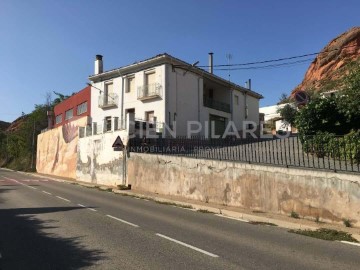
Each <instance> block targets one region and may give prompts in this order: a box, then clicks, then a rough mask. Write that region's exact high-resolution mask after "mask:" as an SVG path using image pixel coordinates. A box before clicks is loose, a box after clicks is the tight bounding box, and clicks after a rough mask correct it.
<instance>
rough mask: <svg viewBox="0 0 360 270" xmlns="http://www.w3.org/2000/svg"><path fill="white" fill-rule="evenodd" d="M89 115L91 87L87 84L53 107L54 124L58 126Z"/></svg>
mask: <svg viewBox="0 0 360 270" xmlns="http://www.w3.org/2000/svg"><path fill="white" fill-rule="evenodd" d="M90 115H91V87H90V86H87V87H85V88H84V89H82V90H80V91H79V92H77V93H76V94H74V95H72V96H70V97H69V98H67V99H65V100H64V101H62V102H61V103H59V104H58V105H56V106H55V107H54V119H53V122H54V125H53V127H55V128H56V127H58V126H62V125H65V124H67V123H69V122H71V121H74V120H76V119H78V118H80V117H84V116H86V117H90Z"/></svg>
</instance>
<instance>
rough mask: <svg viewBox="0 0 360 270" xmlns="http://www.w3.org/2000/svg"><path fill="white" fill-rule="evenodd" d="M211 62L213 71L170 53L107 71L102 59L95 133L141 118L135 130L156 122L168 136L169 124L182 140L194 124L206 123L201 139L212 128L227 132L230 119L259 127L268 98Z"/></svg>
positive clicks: (95, 81)
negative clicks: (261, 103)
mask: <svg viewBox="0 0 360 270" xmlns="http://www.w3.org/2000/svg"><path fill="white" fill-rule="evenodd" d="M210 62H211V70H210V71H209V72H208V71H205V70H203V69H200V68H197V67H195V66H194V65H191V64H189V63H186V62H184V61H182V60H180V59H177V58H175V57H173V56H171V55H169V54H166V53H164V54H160V55H157V56H155V57H152V58H149V59H146V60H143V61H140V62H136V63H134V64H131V65H128V66H124V67H120V68H116V69H113V70H109V71H103V60H102V56H101V55H97V56H96V60H95V74H94V75H91V76H90V77H89V80H90V82H91V85H92V89H91V118H92V133H93V134H99V133H102V132H111V131H114V130H121V129H126V128H128V129H131V128H130V127H129V126H127V125H126V123H128V122H129V120H135V123H136V125H135V127H132V128H133V129H135V130H136V129H138V128H139V126H140V125H145V124H144V123H150V124H151V125H153V126H154V127H155V128H156V131H157V132H165V135H167V134H169V131H168V130H166V129H164V125H163V123H165V124H166V125H167V126H169V127H170V128H172V129H174V128H175V129H176V135H177V136H184V135H187V128H188V125H189V121H196V122H199V123H201V125H202V128H201V130H200V129H199V132H198V135H205V134H206V133H207V132H208V131H209V130H211V126H213V127H212V128H213V129H214V130H215V133H216V134H222V133H223V131H224V130H225V127H226V125H227V123H228V122H229V121H233V122H234V124H235V125H236V128H237V130H239V131H240V130H242V129H243V124H244V121H252V122H255V123H256V124H258V123H259V99H261V98H262V95H260V94H258V93H256V92H254V91H252V90H250V89H248V88H244V87H241V86H239V85H236V84H234V83H231V82H229V81H228V80H225V79H223V78H221V77H219V76H216V75H214V74H213V73H212V54H210ZM208 123H209V124H208ZM209 126H210V127H209ZM192 128H193V129H196V128H197V127H192Z"/></svg>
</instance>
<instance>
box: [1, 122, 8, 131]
mask: <svg viewBox="0 0 360 270" xmlns="http://www.w3.org/2000/svg"><path fill="white" fill-rule="evenodd" d="M9 126H10V123H8V122H4V121H0V131H5V130H6V129H7V128H8V127H9Z"/></svg>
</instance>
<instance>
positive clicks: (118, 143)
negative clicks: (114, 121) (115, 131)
mask: <svg viewBox="0 0 360 270" xmlns="http://www.w3.org/2000/svg"><path fill="white" fill-rule="evenodd" d="M112 147H113V148H114V151H122V150H123V149H124V144H123V142H122V140H121V138H120V136H117V138H116V140H115V142H114V143H113V145H112Z"/></svg>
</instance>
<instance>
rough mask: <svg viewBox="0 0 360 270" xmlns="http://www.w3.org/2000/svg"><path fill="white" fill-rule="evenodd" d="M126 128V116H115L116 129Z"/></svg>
mask: <svg viewBox="0 0 360 270" xmlns="http://www.w3.org/2000/svg"><path fill="white" fill-rule="evenodd" d="M125 129H126V118H121V117H115V119H114V130H115V131H117V130H125Z"/></svg>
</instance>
